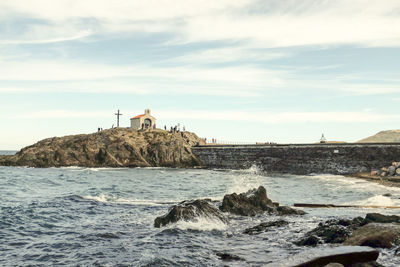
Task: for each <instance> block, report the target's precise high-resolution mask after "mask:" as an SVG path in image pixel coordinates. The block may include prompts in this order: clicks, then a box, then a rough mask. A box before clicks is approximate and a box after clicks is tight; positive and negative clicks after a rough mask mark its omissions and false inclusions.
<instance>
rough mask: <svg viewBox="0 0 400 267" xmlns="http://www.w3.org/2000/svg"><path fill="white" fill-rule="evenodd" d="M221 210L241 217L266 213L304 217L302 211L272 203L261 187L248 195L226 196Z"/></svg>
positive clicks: (252, 190)
mask: <svg viewBox="0 0 400 267" xmlns="http://www.w3.org/2000/svg"><path fill="white" fill-rule="evenodd" d="M219 209H220V210H221V211H223V212H229V213H232V214H236V215H241V216H255V215H257V214H262V213H264V212H266V211H267V212H269V213H275V214H277V215H304V214H306V213H305V212H304V211H302V210H297V209H293V208H291V207H288V206H279V203H275V202H272V200H271V199H269V198H268V197H267V190H266V189H265V188H264V187H263V186H260V187H258V189H255V188H254V189H251V190H249V191H247V192H246V193H241V194H236V193H233V194H229V195H225V196H224V199H223V200H222V205H221V206H220V207H219Z"/></svg>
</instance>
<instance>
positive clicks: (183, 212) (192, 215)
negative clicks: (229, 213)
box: [154, 199, 228, 228]
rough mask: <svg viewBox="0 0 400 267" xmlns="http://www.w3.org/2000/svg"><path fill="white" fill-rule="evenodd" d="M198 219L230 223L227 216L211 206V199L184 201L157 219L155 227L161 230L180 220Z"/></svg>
mask: <svg viewBox="0 0 400 267" xmlns="http://www.w3.org/2000/svg"><path fill="white" fill-rule="evenodd" d="M198 217H207V218H211V219H216V220H220V221H222V222H224V223H226V222H227V221H228V220H227V218H226V217H225V215H224V214H223V213H221V212H220V211H219V209H217V208H216V207H215V206H214V205H213V204H211V200H210V199H197V200H192V201H183V202H181V203H179V204H177V205H174V206H172V207H171V208H170V210H169V211H168V213H167V214H165V215H163V216H160V217H157V218H156V219H155V220H154V227H157V228H159V227H161V226H164V225H167V224H169V223H174V222H177V221H180V220H184V221H196V220H197V219H198Z"/></svg>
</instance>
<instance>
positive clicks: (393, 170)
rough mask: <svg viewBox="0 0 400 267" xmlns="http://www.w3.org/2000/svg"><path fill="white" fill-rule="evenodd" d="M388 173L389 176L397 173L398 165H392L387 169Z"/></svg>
mask: <svg viewBox="0 0 400 267" xmlns="http://www.w3.org/2000/svg"><path fill="white" fill-rule="evenodd" d="M387 173H388V175H389V176H393V175H395V174H396V167H395V166H390V167H389V168H388V170H387Z"/></svg>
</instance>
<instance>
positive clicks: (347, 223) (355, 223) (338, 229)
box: [294, 217, 364, 246]
mask: <svg viewBox="0 0 400 267" xmlns="http://www.w3.org/2000/svg"><path fill="white" fill-rule="evenodd" d="M363 223H364V220H363V218H361V217H357V218H354V219H353V220H347V219H335V220H328V221H326V222H324V223H322V222H321V223H319V224H318V226H317V227H316V228H315V229H313V230H311V231H310V232H308V233H306V234H305V237H303V238H301V239H300V240H298V241H296V242H294V243H295V244H296V245H298V246H316V245H318V244H320V243H322V241H323V242H325V243H331V244H337V243H343V242H344V241H345V240H346V239H347V238H349V237H350V235H351V233H352V231H353V230H354V229H357V228H358V227H360V225H362V224H363Z"/></svg>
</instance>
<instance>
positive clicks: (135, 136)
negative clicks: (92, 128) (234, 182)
mask: <svg viewBox="0 0 400 267" xmlns="http://www.w3.org/2000/svg"><path fill="white" fill-rule="evenodd" d="M201 142H203V140H202V139H200V138H199V137H197V135H196V134H194V133H191V132H168V131H164V130H159V129H155V130H154V129H149V130H143V131H137V130H133V129H129V128H114V129H107V130H103V131H99V132H96V133H92V134H80V135H70V136H64V137H53V138H47V139H44V140H42V141H39V142H37V143H36V144H33V145H31V146H28V147H25V148H23V149H21V150H20V151H19V152H18V153H17V154H15V155H12V156H0V166H28V167H37V168H47V167H67V166H80V167H195V166H199V165H201V163H200V161H199V159H198V158H197V157H196V156H195V155H194V154H193V153H192V151H191V147H192V146H194V145H196V144H198V143H201Z"/></svg>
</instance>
